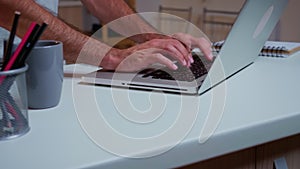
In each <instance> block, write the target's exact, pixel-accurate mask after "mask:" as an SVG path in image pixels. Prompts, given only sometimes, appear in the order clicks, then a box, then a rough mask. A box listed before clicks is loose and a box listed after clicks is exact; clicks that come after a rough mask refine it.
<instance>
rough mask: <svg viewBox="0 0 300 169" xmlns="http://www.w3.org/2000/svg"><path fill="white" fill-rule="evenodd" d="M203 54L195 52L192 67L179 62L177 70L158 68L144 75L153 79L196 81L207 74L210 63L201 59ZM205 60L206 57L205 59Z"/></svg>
mask: <svg viewBox="0 0 300 169" xmlns="http://www.w3.org/2000/svg"><path fill="white" fill-rule="evenodd" d="M200 57H201V56H198V55H196V54H193V58H194V63H192V64H191V66H190V67H185V66H182V65H181V64H178V65H177V66H178V69H177V70H171V69H168V68H163V69H157V70H155V71H153V72H151V73H148V74H145V75H143V76H142V77H144V78H148V77H151V78H153V79H164V80H178V81H188V82H191V81H194V80H195V79H197V78H199V77H201V76H203V75H205V74H207V72H208V70H207V68H208V66H205V64H206V65H208V64H209V63H208V62H207V63H203V62H202V60H201V59H200ZM203 60H204V59H203Z"/></svg>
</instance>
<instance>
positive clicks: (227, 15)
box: [202, 8, 239, 42]
mask: <svg viewBox="0 0 300 169" xmlns="http://www.w3.org/2000/svg"><path fill="white" fill-rule="evenodd" d="M238 14H239V11H225V10H212V9H207V8H204V9H203V14H202V31H203V32H204V33H206V35H207V36H208V37H209V38H210V40H211V41H214V42H215V41H219V40H224V39H225V38H226V36H227V34H228V33H229V31H230V29H231V27H232V25H233V24H234V22H235V19H236V18H237V16H238Z"/></svg>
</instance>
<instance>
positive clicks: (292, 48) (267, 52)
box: [213, 41, 300, 58]
mask: <svg viewBox="0 0 300 169" xmlns="http://www.w3.org/2000/svg"><path fill="white" fill-rule="evenodd" d="M223 43H224V41H219V42H215V43H214V44H213V46H214V48H215V50H216V52H219V51H220V50H221V48H222V46H223ZM297 51H300V42H285V41H266V43H265V45H264V46H263V48H262V50H261V52H260V53H259V56H268V57H281V58H286V57H288V56H290V55H292V54H294V53H295V52H297Z"/></svg>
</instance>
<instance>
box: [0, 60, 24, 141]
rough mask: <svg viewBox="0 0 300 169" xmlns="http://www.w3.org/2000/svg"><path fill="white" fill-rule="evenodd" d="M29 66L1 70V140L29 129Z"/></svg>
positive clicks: (21, 133)
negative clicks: (27, 87) (27, 72)
mask: <svg viewBox="0 0 300 169" xmlns="http://www.w3.org/2000/svg"><path fill="white" fill-rule="evenodd" d="M27 69H28V66H27V65H25V66H24V67H22V68H18V69H13V70H9V71H0V140H6V139H11V138H15V137H19V136H22V135H23V134H25V133H27V132H28V131H29V125H28V104H27V91H26V76H25V72H26V71H27Z"/></svg>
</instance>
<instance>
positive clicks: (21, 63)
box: [14, 23, 48, 68]
mask: <svg viewBox="0 0 300 169" xmlns="http://www.w3.org/2000/svg"><path fill="white" fill-rule="evenodd" d="M47 26H48V24H46V23H43V24H42V26H40V27H39V29H37V30H34V31H33V33H32V36H31V37H30V38H29V39H28V41H27V42H26V45H25V47H24V48H23V49H22V51H21V53H20V55H19V57H18V61H17V62H15V64H14V68H20V67H22V66H24V64H25V60H26V58H27V57H28V55H29V53H30V52H31V50H32V49H33V47H34V46H35V44H36V42H37V41H38V40H39V38H40V37H41V35H42V34H43V32H44V30H45V29H46V27H47Z"/></svg>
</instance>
